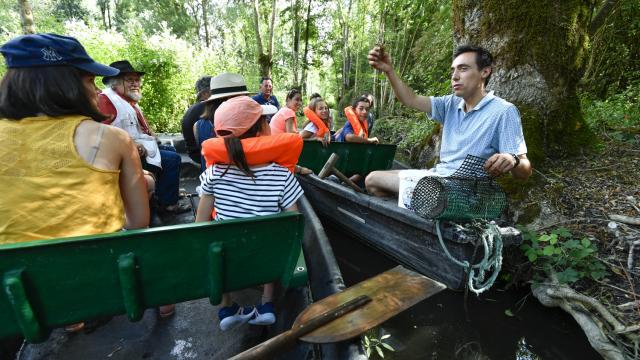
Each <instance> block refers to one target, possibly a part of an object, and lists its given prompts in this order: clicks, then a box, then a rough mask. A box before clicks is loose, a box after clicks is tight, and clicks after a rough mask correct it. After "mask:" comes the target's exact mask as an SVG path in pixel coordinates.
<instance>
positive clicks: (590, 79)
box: [582, 0, 640, 99]
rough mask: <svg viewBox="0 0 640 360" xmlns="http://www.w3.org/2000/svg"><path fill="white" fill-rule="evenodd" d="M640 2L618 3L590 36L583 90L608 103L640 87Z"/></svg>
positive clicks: (634, 0) (627, 1)
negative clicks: (609, 100)
mask: <svg viewBox="0 0 640 360" xmlns="http://www.w3.org/2000/svg"><path fill="white" fill-rule="evenodd" d="M639 38H640V1H637V0H620V1H616V2H615V5H614V6H613V9H612V10H611V12H610V13H609V15H608V16H607V17H606V19H605V21H604V23H603V25H602V26H601V27H600V28H599V29H597V30H596V31H595V33H594V34H592V36H591V46H590V51H589V59H588V64H587V68H586V71H585V75H584V78H583V80H582V83H583V90H585V91H586V92H587V93H588V94H590V95H591V96H596V97H597V98H599V99H606V98H608V97H611V96H612V95H614V94H617V93H620V92H622V91H624V90H625V89H628V88H630V87H633V86H634V85H633V83H634V82H635V86H636V87H637V86H638V84H639V83H640V41H638V39H639Z"/></svg>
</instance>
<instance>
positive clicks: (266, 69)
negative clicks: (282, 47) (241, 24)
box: [253, 0, 276, 77]
mask: <svg viewBox="0 0 640 360" xmlns="http://www.w3.org/2000/svg"><path fill="white" fill-rule="evenodd" d="M258 7H259V1H258V0H254V1H253V26H254V29H255V32H256V46H257V50H258V64H260V75H261V76H267V77H270V76H271V66H272V65H273V30H274V27H275V19H276V1H275V0H273V1H272V5H271V21H270V23H269V35H268V36H269V43H268V48H267V53H266V54H265V52H264V46H263V44H262V36H261V35H260V11H259V9H258Z"/></svg>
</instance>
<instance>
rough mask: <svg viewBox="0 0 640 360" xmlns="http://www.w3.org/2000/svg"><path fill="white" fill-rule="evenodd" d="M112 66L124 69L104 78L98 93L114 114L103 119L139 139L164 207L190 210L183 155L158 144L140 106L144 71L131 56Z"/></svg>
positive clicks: (105, 108)
mask: <svg viewBox="0 0 640 360" xmlns="http://www.w3.org/2000/svg"><path fill="white" fill-rule="evenodd" d="M110 66H111V67H114V68H116V69H119V70H120V73H119V74H118V76H114V77H104V78H103V79H102V82H103V84H105V85H106V88H105V89H104V91H103V92H102V93H101V94H100V95H99V96H98V108H99V109H100V111H101V112H102V113H103V114H105V115H109V116H110V119H109V120H106V121H104V122H103V123H105V124H111V125H113V126H117V127H119V128H121V129H123V130H125V131H126V132H127V133H129V136H131V138H132V139H133V141H134V142H135V143H136V146H137V148H138V153H139V154H140V159H141V160H142V166H143V168H144V169H145V170H148V171H150V172H151V173H153V174H154V175H155V177H156V179H157V181H158V182H157V187H156V195H157V199H158V205H159V209H160V211H165V212H176V213H177V212H184V211H188V210H189V208H188V207H185V206H181V205H180V204H179V203H178V200H179V182H180V164H181V162H182V161H181V158H180V155H178V154H177V153H176V151H175V149H174V148H173V147H171V146H158V143H157V139H156V137H155V134H154V133H153V131H152V130H151V128H150V127H149V123H148V122H147V119H145V117H144V115H143V114H142V110H141V109H140V107H139V106H138V102H139V101H140V99H141V98H142V92H141V86H142V75H144V72H143V71H139V70H136V69H134V68H133V66H132V65H131V64H130V63H129V61H127V60H120V61H116V62H113V63H111V65H110Z"/></svg>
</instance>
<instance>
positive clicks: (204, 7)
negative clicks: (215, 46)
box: [202, 0, 211, 47]
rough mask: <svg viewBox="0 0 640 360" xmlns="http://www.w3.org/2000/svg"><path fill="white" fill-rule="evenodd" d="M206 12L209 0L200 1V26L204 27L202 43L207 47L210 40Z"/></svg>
mask: <svg viewBox="0 0 640 360" xmlns="http://www.w3.org/2000/svg"><path fill="white" fill-rule="evenodd" d="M207 11H209V0H202V25H203V26H204V43H205V45H207V47H209V45H211V38H210V37H209V21H208V19H207Z"/></svg>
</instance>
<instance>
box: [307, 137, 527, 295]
mask: <svg viewBox="0 0 640 360" xmlns="http://www.w3.org/2000/svg"><path fill="white" fill-rule="evenodd" d="M332 153H336V154H338V155H339V156H340V159H339V161H338V162H337V163H336V166H335V167H336V168H337V169H338V170H340V171H341V172H342V173H344V174H345V175H346V176H351V175H354V174H360V175H366V174H368V173H370V172H371V171H374V170H388V169H391V168H392V166H393V164H394V156H395V146H394V145H369V144H355V143H331V144H330V145H329V146H328V147H326V148H324V147H322V145H321V144H320V143H318V142H305V144H304V149H303V151H302V154H301V156H300V161H299V164H300V165H302V166H306V167H308V168H310V169H312V170H313V171H314V172H315V173H316V174H317V173H319V172H320V170H321V169H322V167H323V166H324V164H325V163H326V161H327V160H328V158H329V156H331V154H332ZM298 180H299V182H300V184H301V185H302V187H303V189H304V191H305V196H306V197H307V198H308V199H309V201H310V202H311V204H312V205H313V207H314V209H315V210H316V212H317V213H318V215H320V216H321V217H322V218H323V219H326V221H328V222H330V223H332V224H336V225H338V226H340V227H341V228H342V229H344V230H346V231H348V232H350V233H352V234H354V235H356V237H357V238H358V239H360V240H361V241H363V242H364V243H366V244H367V245H369V246H371V247H373V248H374V249H376V250H378V251H380V252H382V253H383V254H385V255H386V256H388V257H389V258H391V259H393V260H394V261H396V262H398V263H400V264H402V265H405V266H407V267H409V268H412V269H414V270H416V271H418V272H420V273H422V274H424V275H426V276H428V277H430V278H433V279H435V280H438V281H440V282H442V283H444V284H446V285H447V286H448V287H449V288H452V289H462V288H464V287H465V284H466V279H467V272H466V271H465V270H464V269H463V268H462V267H461V266H459V265H456V264H455V263H454V262H453V261H451V260H450V259H449V258H448V257H447V255H446V254H445V251H444V250H443V247H442V246H441V244H440V242H439V240H438V237H437V233H436V222H435V221H433V220H430V219H424V218H422V217H420V216H418V215H416V214H415V213H414V212H412V211H410V210H407V209H403V208H400V207H398V206H397V199H395V198H393V199H391V198H379V197H373V196H370V195H367V194H363V193H358V192H356V191H354V190H352V189H351V188H348V187H346V186H344V185H342V184H339V183H336V182H333V181H330V180H322V179H320V178H319V177H317V176H316V175H309V176H299V177H298ZM440 229H441V233H442V238H443V242H444V245H445V246H446V247H447V249H448V251H449V253H450V254H451V256H453V257H454V258H456V259H459V260H461V261H462V260H467V261H470V262H471V263H473V264H475V263H476V262H477V261H478V260H477V259H479V258H481V257H482V255H483V250H482V246H481V245H480V244H479V241H480V239H479V238H478V236H476V235H474V234H473V233H472V232H471V231H469V230H468V229H465V227H463V226H461V225H459V224H455V223H450V222H441V223H440ZM499 230H500V233H501V235H502V240H503V242H504V245H505V246H510V245H517V244H519V243H520V242H521V236H520V233H519V232H518V231H517V230H516V229H514V228H511V227H504V228H499ZM477 246H480V248H479V249H477V252H476V259H471V258H472V256H473V254H474V251H476V247H477Z"/></svg>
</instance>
